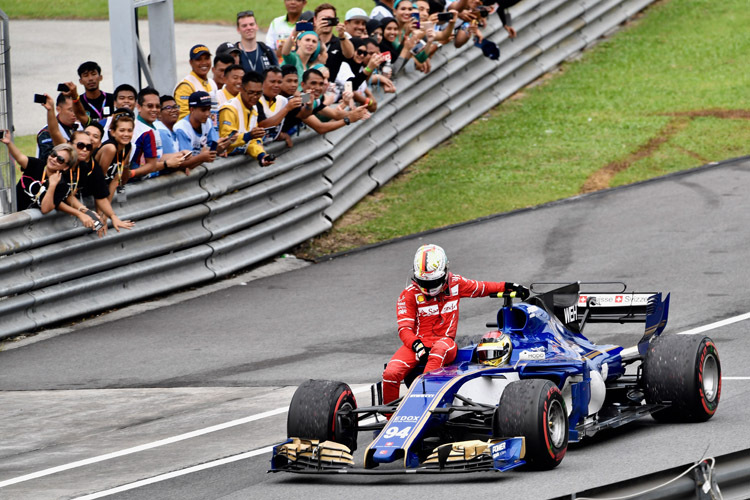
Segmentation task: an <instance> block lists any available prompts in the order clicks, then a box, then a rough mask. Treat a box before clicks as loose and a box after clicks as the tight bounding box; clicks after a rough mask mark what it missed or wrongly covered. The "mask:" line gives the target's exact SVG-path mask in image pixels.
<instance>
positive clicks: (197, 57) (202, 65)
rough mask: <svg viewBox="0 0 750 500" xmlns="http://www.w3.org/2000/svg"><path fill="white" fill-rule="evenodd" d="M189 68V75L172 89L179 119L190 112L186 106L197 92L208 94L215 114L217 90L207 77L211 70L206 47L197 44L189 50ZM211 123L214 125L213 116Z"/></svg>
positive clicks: (216, 109)
mask: <svg viewBox="0 0 750 500" xmlns="http://www.w3.org/2000/svg"><path fill="white" fill-rule="evenodd" d="M190 67H191V68H192V71H191V72H190V74H189V75H188V76H186V77H185V78H183V79H182V81H181V82H180V83H178V84H177V86H176V87H175V89H174V98H175V101H177V104H179V106H180V118H184V117H185V116H187V114H188V113H189V112H190V107H189V106H188V99H189V98H190V94H192V93H193V92H197V91H199V90H203V91H204V92H208V93H209V95H210V96H211V101H212V102H213V103H214V104H213V106H214V107H213V108H212V112H214V113H217V112H218V109H219V108H218V101H217V100H216V93H217V92H218V90H219V88H218V87H217V86H216V82H214V81H213V80H212V79H211V78H209V77H208V72H209V70H210V69H211V52H210V51H209V50H208V47H206V46H205V45H200V44H199V45H194V46H193V47H192V48H191V49H190ZM213 121H214V125H216V123H217V120H216V117H215V116H214V120H213Z"/></svg>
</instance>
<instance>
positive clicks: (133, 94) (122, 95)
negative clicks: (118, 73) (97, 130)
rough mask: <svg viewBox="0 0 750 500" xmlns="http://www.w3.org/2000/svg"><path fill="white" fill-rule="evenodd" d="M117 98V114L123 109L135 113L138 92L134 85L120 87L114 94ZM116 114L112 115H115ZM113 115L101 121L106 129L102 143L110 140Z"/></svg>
mask: <svg viewBox="0 0 750 500" xmlns="http://www.w3.org/2000/svg"><path fill="white" fill-rule="evenodd" d="M113 95H114V96H115V112H116V111H118V110H122V109H129V110H130V111H135V103H136V99H137V96H138V91H137V90H135V88H134V87H133V86H132V85H128V84H127V83H123V84H122V85H118V86H117V88H116V89H115V92H114V94H113ZM114 114H115V113H112V115H114ZM112 115H110V116H108V117H107V118H105V119H104V120H101V121H99V123H100V124H101V126H102V128H103V129H104V135H103V136H102V141H106V140H107V139H108V138H109V129H110V124H111V123H112Z"/></svg>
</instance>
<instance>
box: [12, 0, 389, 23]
mask: <svg viewBox="0 0 750 500" xmlns="http://www.w3.org/2000/svg"><path fill="white" fill-rule="evenodd" d="M324 1H325V0H311V1H309V2H307V6H306V9H309V10H315V7H317V6H318V5H320V4H322V3H324ZM327 3H331V4H333V5H335V6H336V9H337V11H338V12H337V14H338V16H339V18H341V19H342V20H343V19H344V14H345V13H346V11H347V10H349V9H351V8H352V7H363V8H364V9H365V10H367V11H368V12H369V11H370V9H372V7H374V4H373V3H372V2H370V1H368V0H336V1H335V2H327ZM108 5H109V2H108V1H106V0H76V1H75V2H42V1H40V0H33V1H25V0H5V1H4V2H3V5H2V9H3V11H5V13H6V14H7V15H8V17H9V18H10V19H109V7H108ZM249 9H250V10H252V11H253V12H255V17H256V19H257V21H258V24H259V25H260V26H261V27H262V28H263V29H264V30H265V29H266V28H267V27H268V25H269V24H270V23H271V20H273V18H275V17H279V16H281V15H284V13H285V12H286V11H285V10H284V4H283V2H281V0H270V1H269V0H265V1H263V2H252V3H248V2H247V1H244V0H211V1H208V0H174V18H175V21H178V22H197V23H211V24H234V23H235V16H236V14H237V12H241V11H243V10H249ZM146 11H147V9H144V8H142V9H139V11H138V14H139V17H141V18H146Z"/></svg>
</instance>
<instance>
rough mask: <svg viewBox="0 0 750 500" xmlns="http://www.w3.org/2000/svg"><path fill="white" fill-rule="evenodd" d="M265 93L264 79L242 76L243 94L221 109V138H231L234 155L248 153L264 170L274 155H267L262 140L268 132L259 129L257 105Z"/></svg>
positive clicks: (255, 74) (250, 74)
mask: <svg viewBox="0 0 750 500" xmlns="http://www.w3.org/2000/svg"><path fill="white" fill-rule="evenodd" d="M262 94H263V76H262V75H259V74H258V73H256V72H254V71H250V72H248V73H245V76H243V77H242V86H241V88H240V93H239V95H238V96H237V97H235V98H234V99H231V100H230V101H229V102H227V103H226V104H225V105H224V106H222V107H221V109H220V110H219V136H220V137H222V138H223V137H229V138H232V137H234V139H233V142H232V143H231V144H230V145H229V153H230V154H248V155H250V156H252V157H253V158H255V159H257V160H258V164H259V165H260V166H261V167H266V166H268V165H271V164H272V163H273V156H272V155H269V154H267V153H266V150H265V149H264V148H263V142H262V141H261V140H260V138H261V137H263V135H264V134H265V131H264V130H263V129H262V128H260V127H258V126H257V125H258V112H257V111H256V110H255V105H256V104H258V99H260V96H261V95H262Z"/></svg>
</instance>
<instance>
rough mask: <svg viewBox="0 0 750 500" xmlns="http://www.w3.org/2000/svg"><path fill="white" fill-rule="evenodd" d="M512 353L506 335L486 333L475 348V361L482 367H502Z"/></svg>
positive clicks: (508, 337) (510, 343)
mask: <svg viewBox="0 0 750 500" xmlns="http://www.w3.org/2000/svg"><path fill="white" fill-rule="evenodd" d="M512 352H513V343H512V342H511V341H510V336H509V335H508V334H507V333H503V332H488V333H485V334H484V336H483V337H482V340H480V341H479V345H478V346H477V360H478V361H479V362H480V363H482V364H483V365H489V366H503V365H504V364H506V363H507V362H508V360H509V359H510V354H511V353H512Z"/></svg>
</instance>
